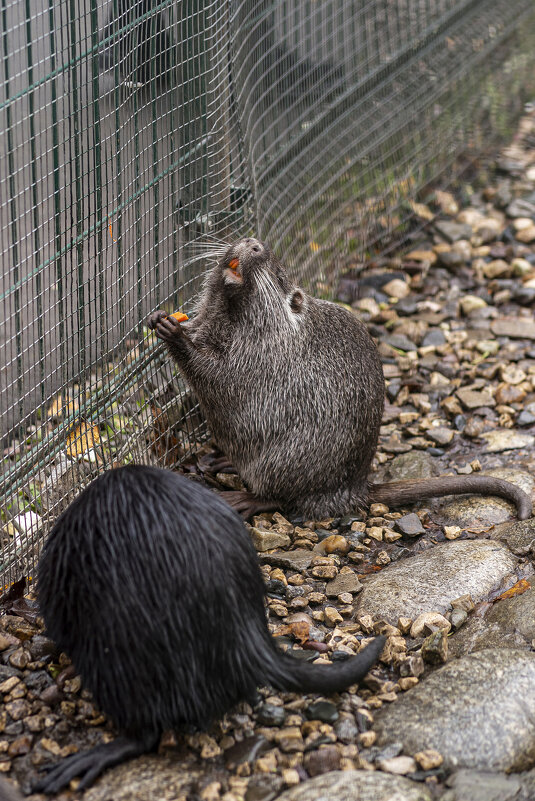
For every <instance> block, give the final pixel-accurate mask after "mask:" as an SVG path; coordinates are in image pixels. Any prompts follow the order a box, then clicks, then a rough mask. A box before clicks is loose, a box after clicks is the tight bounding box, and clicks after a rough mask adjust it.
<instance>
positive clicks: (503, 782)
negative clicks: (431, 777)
mask: <svg viewBox="0 0 535 801" xmlns="http://www.w3.org/2000/svg"><path fill="white" fill-rule="evenodd" d="M447 784H448V786H449V787H450V788H451V789H450V790H448V791H446V793H445V794H444V795H443V796H442V797H441V799H440V801H467V799H470V801H519V793H520V788H521V781H520V778H519V777H518V776H504V775H503V773H484V772H483V771H476V770H459V771H457V772H456V773H454V774H453V775H452V776H450V777H449V779H448V781H447Z"/></svg>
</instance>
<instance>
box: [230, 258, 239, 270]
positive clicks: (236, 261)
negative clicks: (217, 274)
mask: <svg viewBox="0 0 535 801" xmlns="http://www.w3.org/2000/svg"><path fill="white" fill-rule="evenodd" d="M239 263H240V260H239V259H231V260H230V261H229V263H228V266H229V267H230V269H231V270H237V269H238V265H239Z"/></svg>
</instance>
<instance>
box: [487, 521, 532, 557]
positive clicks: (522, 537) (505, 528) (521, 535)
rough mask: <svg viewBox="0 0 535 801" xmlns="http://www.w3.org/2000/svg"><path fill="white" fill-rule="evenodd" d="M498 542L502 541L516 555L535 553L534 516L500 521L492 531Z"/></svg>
mask: <svg viewBox="0 0 535 801" xmlns="http://www.w3.org/2000/svg"><path fill="white" fill-rule="evenodd" d="M492 533H493V536H494V538H495V539H496V540H498V541H499V542H504V543H505V544H506V545H507V547H508V548H509V549H510V550H511V551H512V552H513V553H514V554H516V555H517V556H527V555H528V554H535V518H533V517H532V518H530V519H529V520H516V521H514V522H511V523H502V524H501V525H499V526H496V528H495V529H494V531H493V532H492Z"/></svg>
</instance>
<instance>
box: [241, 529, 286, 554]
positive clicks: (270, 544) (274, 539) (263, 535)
mask: <svg viewBox="0 0 535 801" xmlns="http://www.w3.org/2000/svg"><path fill="white" fill-rule="evenodd" d="M250 534H251V538H252V540H253V545H254V547H255V548H256V550H257V551H270V550H272V549H274V548H284V547H286V546H288V545H291V542H292V541H291V539H290V537H289V536H288V535H287V534H280V533H279V532H278V531H275V530H274V529H260V528H251V530H250Z"/></svg>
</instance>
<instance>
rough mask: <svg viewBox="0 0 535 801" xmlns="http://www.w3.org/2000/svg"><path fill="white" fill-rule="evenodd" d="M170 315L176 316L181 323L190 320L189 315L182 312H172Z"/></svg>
mask: <svg viewBox="0 0 535 801" xmlns="http://www.w3.org/2000/svg"><path fill="white" fill-rule="evenodd" d="M169 317H174V318H175V320H178V322H179V323H183V322H184V320H189V317H188V315H187V314H183V313H182V312H175V313H174V314H170V315H169Z"/></svg>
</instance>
